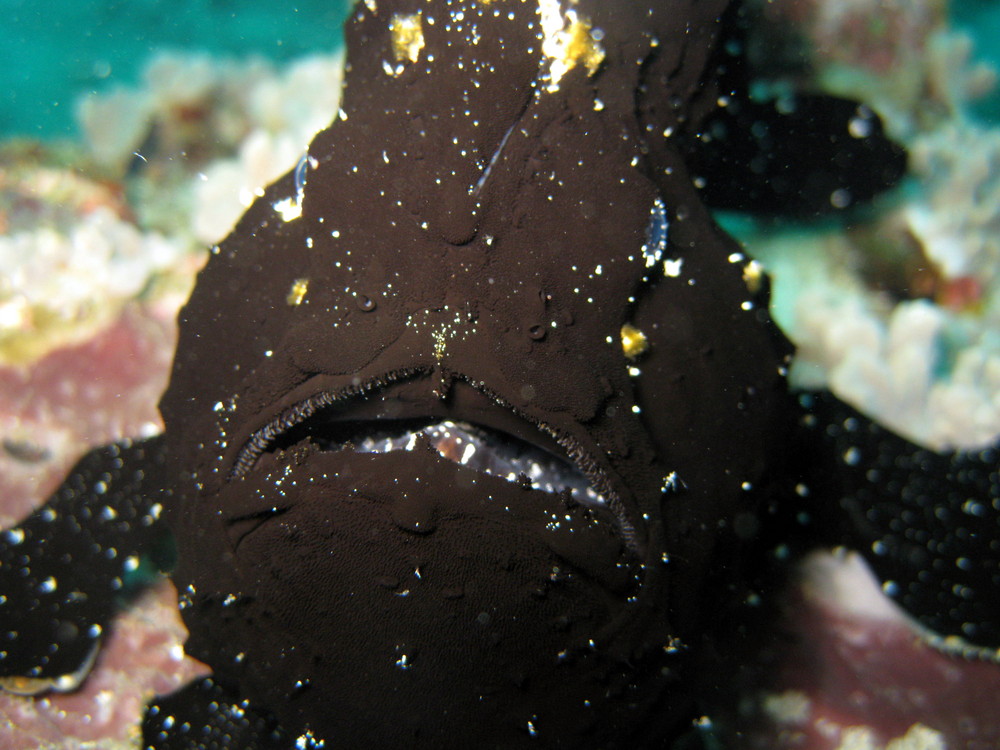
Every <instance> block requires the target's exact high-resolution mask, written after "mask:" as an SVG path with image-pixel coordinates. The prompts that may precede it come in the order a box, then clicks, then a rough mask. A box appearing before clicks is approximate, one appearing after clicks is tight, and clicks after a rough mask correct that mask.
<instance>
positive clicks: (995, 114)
mask: <svg viewBox="0 0 1000 750" xmlns="http://www.w3.org/2000/svg"><path fill="white" fill-rule="evenodd" d="M952 19H953V20H954V23H955V26H956V27H957V28H959V29H961V30H962V31H965V32H967V33H968V34H970V35H971V36H972V37H973V39H975V40H976V57H977V58H978V59H980V60H986V61H988V62H989V63H990V64H991V65H992V66H993V67H994V68H995V69H997V70H1000V2H997V0H963V2H957V3H954V4H953V5H952ZM973 111H974V112H975V113H976V114H977V115H978V116H980V117H982V118H983V119H986V120H989V121H991V122H1000V95H998V94H997V93H996V92H994V93H993V95H992V96H990V97H988V98H987V99H985V100H983V101H981V102H978V103H977V104H975V105H974V106H973Z"/></svg>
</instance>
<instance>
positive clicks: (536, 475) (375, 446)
mask: <svg viewBox="0 0 1000 750" xmlns="http://www.w3.org/2000/svg"><path fill="white" fill-rule="evenodd" d="M420 435H423V436H424V437H426V438H427V440H428V441H429V442H430V444H431V445H432V446H433V447H434V449H435V450H437V452H438V453H440V454H441V455H442V456H443V457H445V458H447V459H449V460H451V461H454V462H455V463H459V464H462V465H463V466H467V467H468V468H470V469H475V470H476V471H481V472H483V473H485V474H490V475H493V476H498V477H503V478H504V479H506V480H507V481H509V482H518V481H520V478H521V477H527V478H528V480H529V481H530V483H531V487H532V489H536V490H543V491H545V492H549V493H551V494H557V493H559V492H562V491H563V490H569V491H570V494H571V495H572V496H573V497H574V498H575V499H576V500H577V501H578V502H580V503H583V504H585V505H592V506H593V505H604V504H605V501H604V498H603V497H602V496H601V495H600V494H598V493H597V492H595V491H594V489H593V488H592V487H590V485H589V483H588V482H587V480H586V478H585V477H584V476H583V475H582V474H581V473H580V472H579V471H578V470H577V469H576V467H574V466H572V465H571V464H570V463H569V462H568V461H565V460H563V459H560V458H557V457H555V456H553V455H551V454H549V453H547V452H546V451H544V450H542V449H541V448H536V447H534V446H532V445H528V444H527V443H524V442H521V441H518V440H515V439H504V438H502V437H497V436H496V435H494V434H493V433H492V432H489V431H487V430H483V429H481V428H479V427H475V426H473V425H471V424H468V423H465V422H460V423H456V422H451V421H443V422H436V423H434V424H430V425H426V426H425V427H423V428H421V429H419V430H410V431H407V432H405V433H401V434H400V433H396V434H391V435H385V434H383V435H377V436H367V437H365V438H364V439H363V440H360V441H357V442H355V443H354V450H356V451H358V452H359V453H388V452H390V451H394V450H407V451H410V450H413V448H414V446H416V444H417V439H418V438H419V436H420Z"/></svg>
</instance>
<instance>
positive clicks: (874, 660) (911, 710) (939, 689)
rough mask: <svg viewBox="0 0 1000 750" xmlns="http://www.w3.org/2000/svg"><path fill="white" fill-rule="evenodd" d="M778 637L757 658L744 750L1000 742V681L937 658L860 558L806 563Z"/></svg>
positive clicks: (997, 674) (987, 670) (930, 749)
mask: <svg viewBox="0 0 1000 750" xmlns="http://www.w3.org/2000/svg"><path fill="white" fill-rule="evenodd" d="M780 627H781V629H782V635H781V637H780V638H778V637H775V638H773V639H772V640H771V641H769V643H768V644H767V645H766V646H765V647H764V649H762V651H761V652H760V653H759V654H758V656H757V658H758V660H759V661H758V663H757V665H756V667H757V669H756V670H755V671H754V672H753V673H752V674H753V675H754V677H753V678H752V679H754V680H756V688H755V689H749V691H748V694H746V695H745V696H744V700H743V701H742V703H741V715H740V716H739V719H738V720H737V721H738V723H739V726H740V727H741V728H742V730H743V731H742V733H741V739H740V742H739V747H744V748H749V749H750V750H753V749H755V748H767V749H768V750H834V749H835V748H837V749H838V750H845V749H846V748H864V749H865V750H945V749H946V748H958V747H962V748H968V749H969V750H987V748H994V747H996V746H997V744H996V743H997V742H998V741H1000V722H998V721H997V716H996V710H995V702H994V700H993V697H994V696H995V695H996V691H997V690H1000V671H998V670H997V669H996V666H995V665H993V664H990V663H989V662H987V661H978V660H976V659H966V658H964V657H962V656H959V655H953V654H951V653H947V652H946V651H943V650H939V649H937V648H935V647H932V646H931V645H930V644H929V643H928V640H927V634H926V633H925V632H923V631H921V630H920V629H919V627H917V626H915V625H914V624H913V622H912V621H911V620H910V619H909V618H908V617H907V616H906V615H905V613H903V611H902V610H900V609H899V608H898V607H897V606H896V605H895V604H894V603H892V602H891V601H890V600H889V599H887V598H886V597H885V596H884V595H883V594H882V590H881V588H880V586H879V585H878V582H877V581H876V580H875V578H874V576H873V575H872V573H871V571H870V570H869V569H868V567H867V565H866V564H865V563H864V561H863V559H862V558H861V557H860V556H859V555H857V554H855V553H844V552H842V551H841V552H838V553H835V554H831V553H829V552H816V553H814V554H813V555H811V556H810V557H809V558H807V559H806V560H805V561H804V563H803V564H802V566H801V568H800V571H799V577H798V580H797V582H796V585H795V586H794V587H793V588H792V590H791V591H790V592H789V594H788V596H787V597H786V600H785V602H784V610H783V616H782V623H781V626H780ZM972 686H974V689H970V687H972Z"/></svg>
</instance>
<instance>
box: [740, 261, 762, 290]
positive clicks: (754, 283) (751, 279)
mask: <svg viewBox="0 0 1000 750" xmlns="http://www.w3.org/2000/svg"><path fill="white" fill-rule="evenodd" d="M743 283H745V284H746V285H747V289H749V290H750V294H756V293H757V292H759V291H760V288H761V286H762V285H763V283H764V266H762V265H761V264H760V263H758V262H757V261H755V260H752V261H750V262H749V263H747V264H746V265H745V266H743Z"/></svg>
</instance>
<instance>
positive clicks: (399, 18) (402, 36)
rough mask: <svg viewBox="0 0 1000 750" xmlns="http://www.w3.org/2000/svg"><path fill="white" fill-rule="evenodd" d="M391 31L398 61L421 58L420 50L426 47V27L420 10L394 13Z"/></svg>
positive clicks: (390, 26) (394, 51)
mask: <svg viewBox="0 0 1000 750" xmlns="http://www.w3.org/2000/svg"><path fill="white" fill-rule="evenodd" d="M389 33H390V34H391V35H392V54H393V55H394V56H395V58H396V62H399V63H401V62H405V61H407V60H409V61H410V62H411V63H415V62H416V61H417V60H418V59H420V50H422V49H423V48H424V27H423V24H422V23H421V20H420V13H419V12H417V13H413V14H411V15H406V14H404V13H393V15H392V20H391V21H390V22H389Z"/></svg>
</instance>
